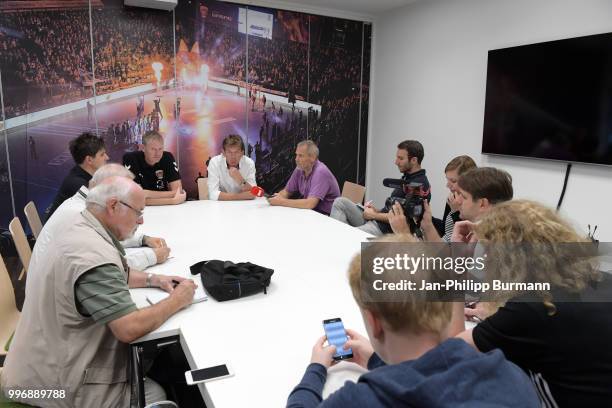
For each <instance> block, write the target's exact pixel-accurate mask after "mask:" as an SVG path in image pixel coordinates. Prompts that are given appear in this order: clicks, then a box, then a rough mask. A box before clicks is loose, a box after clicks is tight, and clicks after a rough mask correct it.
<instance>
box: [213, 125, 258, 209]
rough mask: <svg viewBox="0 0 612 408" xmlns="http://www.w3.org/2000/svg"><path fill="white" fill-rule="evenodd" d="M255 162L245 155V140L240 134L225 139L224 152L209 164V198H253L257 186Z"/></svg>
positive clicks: (221, 199) (228, 199)
mask: <svg viewBox="0 0 612 408" xmlns="http://www.w3.org/2000/svg"><path fill="white" fill-rule="evenodd" d="M256 185H257V184H256V182H255V163H254V162H253V160H251V159H250V158H248V157H246V156H245V155H244V142H243V141H242V138H241V137H240V136H238V135H229V136H227V137H226V138H225V139H223V152H222V153H221V154H219V155H217V156H215V157H213V158H212V159H210V163H209V164H208V198H209V199H211V200H219V201H230V200H252V199H253V198H255V196H254V195H253V194H251V187H253V186H256Z"/></svg>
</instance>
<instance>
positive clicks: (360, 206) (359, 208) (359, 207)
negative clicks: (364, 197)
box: [355, 204, 365, 211]
mask: <svg viewBox="0 0 612 408" xmlns="http://www.w3.org/2000/svg"><path fill="white" fill-rule="evenodd" d="M355 207H357V209H358V210H359V211H365V207H364V206H363V204H355Z"/></svg>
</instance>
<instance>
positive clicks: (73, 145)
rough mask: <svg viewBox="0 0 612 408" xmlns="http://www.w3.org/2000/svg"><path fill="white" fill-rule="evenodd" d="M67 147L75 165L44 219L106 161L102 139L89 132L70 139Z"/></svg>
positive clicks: (106, 156) (83, 184)
mask: <svg viewBox="0 0 612 408" xmlns="http://www.w3.org/2000/svg"><path fill="white" fill-rule="evenodd" d="M69 148H70V154H71V155H72V158H73V159H74V162H75V166H74V167H73V168H72V169H71V170H70V173H68V175H67V176H66V178H64V181H63V182H62V185H61V186H60V189H59V191H58V192H57V195H56V196H55V199H54V200H53V203H52V204H51V205H50V206H49V208H47V210H46V211H45V214H46V219H49V218H50V217H51V215H52V214H53V212H54V211H55V210H56V209H57V207H59V206H60V205H61V204H62V203H63V202H64V201H65V200H66V199H68V198H70V197H72V196H73V195H74V194H75V193H76V192H77V191H78V190H79V188H81V186H86V185H88V184H89V180H91V176H92V175H93V174H94V173H95V172H96V170H98V169H99V168H100V167H102V166H104V165H105V164H106V162H107V161H108V155H107V154H106V147H104V139H102V138H101V137H98V136H94V135H92V134H91V133H88V132H86V133H83V134H81V135H80V136H79V137H77V138H76V139H73V140H71V141H70V144H69Z"/></svg>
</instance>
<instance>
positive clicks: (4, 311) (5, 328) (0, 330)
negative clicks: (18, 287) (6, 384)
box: [0, 255, 20, 405]
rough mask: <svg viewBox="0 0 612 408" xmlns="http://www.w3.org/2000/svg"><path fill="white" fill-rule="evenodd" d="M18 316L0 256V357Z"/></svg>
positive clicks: (11, 285) (9, 281)
mask: <svg viewBox="0 0 612 408" xmlns="http://www.w3.org/2000/svg"><path fill="white" fill-rule="evenodd" d="M19 316H20V313H19V310H17V303H16V302H15V290H14V289H13V283H12V282H11V277H10V276H9V273H8V270H7V269H6V264H5V263H4V260H3V259H2V255H0V322H2V324H1V325H0V356H1V355H5V354H6V349H5V347H6V344H7V343H8V341H9V339H10V338H11V336H12V335H13V332H14V331H15V328H16V327H17V321H18V320H19ZM0 405H1V404H0Z"/></svg>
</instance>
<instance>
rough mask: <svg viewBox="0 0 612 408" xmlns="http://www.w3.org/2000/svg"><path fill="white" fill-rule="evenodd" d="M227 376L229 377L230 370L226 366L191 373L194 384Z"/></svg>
mask: <svg viewBox="0 0 612 408" xmlns="http://www.w3.org/2000/svg"><path fill="white" fill-rule="evenodd" d="M226 375H229V370H228V369H227V366H226V365H225V364H222V365H218V366H213V367H207V368H202V369H200V370H193V371H192V372H191V378H193V382H199V381H205V380H210V379H211V378H217V377H223V376H226Z"/></svg>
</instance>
